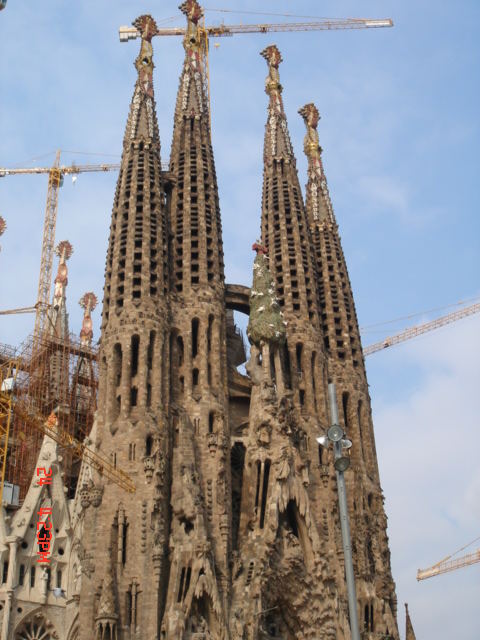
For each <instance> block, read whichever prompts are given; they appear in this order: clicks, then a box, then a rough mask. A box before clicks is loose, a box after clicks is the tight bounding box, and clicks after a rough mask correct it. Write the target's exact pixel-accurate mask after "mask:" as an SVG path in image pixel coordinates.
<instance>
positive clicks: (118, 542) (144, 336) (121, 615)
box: [79, 15, 170, 640]
mask: <svg viewBox="0 0 480 640" xmlns="http://www.w3.org/2000/svg"><path fill="white" fill-rule="evenodd" d="M134 26H135V27H136V28H137V30H138V31H139V32H140V34H141V38H142V40H141V47H140V53H139V55H138V56H137V58H136V60H135V69H136V76H137V77H136V82H135V88H134V92H133V98H132V101H131V105H130V111H129V114H128V120H127V125H126V129H125V135H124V139H123V152H122V159H121V165H120V172H119V176H118V181H117V188H116V193H115V199H114V203H113V211H112V221H111V227H110V240H109V247H108V253H107V261H106V274H105V289H104V301H103V316H102V332H101V348H100V352H99V358H98V362H99V386H98V410H97V412H96V414H95V423H94V425H93V427H92V432H91V433H92V434H93V436H92V439H93V440H94V442H93V445H92V446H94V447H95V448H96V449H97V450H98V451H99V453H100V454H101V455H103V456H105V457H106V458H108V459H109V460H110V462H111V464H112V465H113V466H114V467H117V468H120V469H124V470H125V472H126V473H128V474H131V475H132V477H133V478H136V480H135V484H136V489H137V491H136V495H125V493H124V492H123V491H122V490H121V489H119V488H118V487H116V486H115V485H112V484H108V483H105V484H103V479H102V478H101V477H97V476H96V474H93V475H94V478H93V481H94V482H95V483H98V485H99V486H100V485H102V484H103V489H104V498H103V500H102V503H101V508H100V510H99V512H98V513H97V512H96V509H99V505H97V504H93V503H92V505H91V506H89V507H88V508H86V511H85V513H84V514H83V516H82V517H83V518H84V519H83V521H82V527H83V533H84V535H82V543H81V544H82V545H85V546H86V547H88V548H89V552H91V553H93V554H96V555H95V558H96V559H98V558H106V557H108V558H114V565H113V567H112V576H111V577H112V578H113V579H114V583H115V588H114V589H113V592H114V595H115V597H116V598H118V599H117V600H116V601H115V606H116V611H115V614H118V619H121V620H122V629H123V628H125V626H126V627H129V628H131V634H132V636H133V635H134V634H135V633H136V631H135V629H136V627H137V620H142V637H143V636H144V637H156V635H157V633H158V627H159V620H160V618H161V615H162V602H163V592H162V588H163V587H162V585H160V583H159V574H160V573H162V572H164V571H165V569H164V564H165V563H166V562H167V558H166V554H165V553H164V549H165V548H166V545H167V541H168V528H169V512H168V506H169V502H170V485H169V482H162V486H161V489H160V490H159V491H158V495H157V493H156V485H155V486H154V484H153V483H152V482H148V480H149V479H151V469H150V467H149V464H151V463H152V460H153V458H152V451H151V449H152V441H153V438H154V435H155V438H156V442H157V450H158V456H159V457H160V458H161V459H162V461H163V464H164V467H165V470H166V473H167V474H168V473H169V462H168V461H169V460H170V456H169V453H168V451H169V446H170V430H169V426H170V425H169V424H168V423H167V420H166V417H165V414H166V411H167V410H168V409H167V407H168V402H169V393H168V387H167V384H168V383H167V381H168V369H167V367H168V364H167V363H168V361H169V357H168V349H169V330H170V329H169V326H170V325H169V319H170V318H169V300H168V298H169V295H170V292H169V288H170V274H169V256H168V243H169V227H168V219H167V192H168V189H169V187H170V185H169V182H168V181H167V176H165V174H164V173H162V169H161V162H160V135H159V131H158V124H157V118H156V114H155V101H154V90H153V52H152V44H151V39H152V37H153V35H154V34H155V33H156V31H157V26H156V24H155V22H154V20H153V19H152V18H151V17H150V16H148V15H144V16H141V17H140V18H138V19H137V20H135V22H134ZM87 298H88V299H87ZM92 302H93V298H92V297H91V296H86V297H84V299H83V303H84V305H85V311H86V316H85V320H84V326H83V329H82V341H83V342H84V343H88V341H89V340H90V336H91V327H89V324H90V323H89V317H88V316H89V311H88V308H89V307H90V308H91V306H92ZM86 351H87V350H86ZM154 511H155V513H156V514H157V516H158V518H159V519H160V520H161V522H162V531H161V533H160V534H159V535H158V545H159V546H160V549H161V552H160V553H157V549H155V550H153V545H152V542H151V536H152V534H151V529H150V526H149V525H148V526H147V514H148V517H149V518H150V516H151V517H152V522H153V519H154V518H153V515H152V514H153V513H154ZM149 522H150V520H149ZM140 523H142V524H140ZM140 527H141V528H140ZM80 531H81V529H80ZM112 532H113V533H112ZM79 535H80V534H79ZM147 535H148V543H149V547H148V552H147V543H146V540H147ZM140 540H141V542H140ZM139 567H148V570H146V569H142V570H141V591H142V598H141V599H137V596H136V593H137V591H136V589H137V586H138V579H139ZM99 573H100V568H99V569H98V573H97V575H95V576H94V580H92V581H90V580H85V581H82V594H81V600H80V626H81V632H80V637H81V638H82V640H84V639H85V640H87V638H88V639H90V638H91V637H92V633H91V630H92V619H93V617H94V616H95V615H96V613H95V610H96V608H97V607H96V602H95V589H96V588H97V587H96V586H95V587H94V586H93V584H95V585H97V584H98V581H99V579H103V576H102V575H99ZM111 591H112V586H111V579H110V575H107V577H106V582H104V591H102V594H103V593H105V594H106V596H105V597H107V596H108V598H107V601H106V602H105V603H104V605H102V606H104V609H105V612H103V613H102V617H101V618H97V620H96V633H97V635H98V636H99V637H100V638H103V637H105V638H106V637H107V636H108V637H109V638H113V637H116V636H115V634H116V633H120V632H119V631H117V627H118V624H117V623H118V621H117V620H116V618H115V616H114V614H113V613H112V611H111V610H109V609H108V607H110V609H111V606H110V603H111V602H112V597H111ZM125 594H129V595H128V596H127V598H130V599H129V600H127V599H126V598H125ZM120 595H121V597H120ZM107 605H108V607H107ZM147 612H148V615H147ZM123 633H124V632H123V631H122V634H123ZM125 633H127V632H125ZM82 634H83V635H82ZM102 634H104V635H102ZM108 634H110V635H108ZM128 635H130V632H129V633H128Z"/></svg>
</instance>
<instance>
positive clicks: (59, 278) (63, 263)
mask: <svg viewBox="0 0 480 640" xmlns="http://www.w3.org/2000/svg"><path fill="white" fill-rule="evenodd" d="M55 253H56V254H57V256H58V257H59V258H60V261H59V263H58V269H57V275H56V277H55V292H54V294H53V307H54V308H55V309H58V308H59V307H60V304H61V302H62V298H63V297H64V295H65V288H66V286H67V284H68V268H67V260H68V259H69V258H70V256H71V255H72V253H73V247H72V245H71V244H70V242H69V241H68V240H62V241H61V242H59V243H58V245H57V248H56V249H55Z"/></svg>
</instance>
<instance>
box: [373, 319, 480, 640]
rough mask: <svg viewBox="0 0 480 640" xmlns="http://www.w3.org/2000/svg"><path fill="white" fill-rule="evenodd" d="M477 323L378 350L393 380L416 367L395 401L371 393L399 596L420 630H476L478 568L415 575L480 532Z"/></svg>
mask: <svg viewBox="0 0 480 640" xmlns="http://www.w3.org/2000/svg"><path fill="white" fill-rule="evenodd" d="M479 328H480V326H479V320H478V318H476V317H472V318H469V319H467V320H463V321H461V322H458V323H457V324H456V325H452V326H450V327H449V328H448V330H447V329H445V330H443V331H438V332H434V333H432V334H430V335H429V336H425V337H424V338H423V339H420V340H412V341H411V343H409V344H408V346H406V345H405V346H404V347H403V348H402V349H401V350H400V349H399V351H397V352H394V351H393V350H392V352H389V353H388V354H387V353H385V354H383V355H381V356H379V357H391V358H392V384H394V383H395V376H398V377H401V375H402V370H404V371H407V370H408V368H409V367H411V366H416V367H418V369H419V370H420V372H421V374H420V376H419V383H418V384H417V387H416V388H415V389H414V390H413V391H412V392H411V393H410V394H409V395H407V397H405V398H404V399H402V400H401V401H394V402H390V401H388V400H385V399H383V400H382V399H381V398H380V399H376V398H375V396H374V398H373V399H374V420H375V430H376V439H377V452H378V458H379V464H380V471H381V480H382V487H383V490H384V493H385V496H386V509H387V514H388V516H389V537H390V546H391V552H392V563H393V572H394V579H395V580H396V582H397V595H398V599H399V603H403V602H405V601H407V602H409V605H410V609H411V610H412V616H413V622H414V627H415V631H416V634H417V637H419V638H422V637H423V638H436V640H443V639H444V640H447V639H449V640H450V639H451V638H452V637H455V638H462V640H476V639H477V638H478V630H479V626H478V623H477V622H476V621H475V620H476V616H475V614H474V611H475V610H474V602H475V598H476V600H477V602H478V598H479V597H480V582H479V581H478V579H476V578H477V576H478V567H476V566H474V567H469V568H467V569H462V570H459V571H457V572H455V573H454V574H452V575H451V576H448V575H441V576H437V577H435V578H432V579H430V580H427V581H425V582H420V583H418V584H417V583H416V579H415V577H416V570H417V569H418V568H426V567H428V566H431V565H433V564H434V563H435V562H438V561H439V560H441V559H442V558H443V557H445V556H446V555H447V554H449V553H453V552H454V551H456V550H457V549H459V548H460V547H461V546H463V545H464V544H466V543H468V542H470V541H471V540H473V539H474V538H475V537H477V536H478V535H480V508H479V506H480V469H479V464H478V416H479V415H480V396H479V394H478V381H479V380H480V358H479V353H480V339H479V335H480V333H479ZM478 547H480V543H478V542H477V548H478ZM474 548H475V547H473V549H474ZM473 549H470V552H472V551H473ZM467 552H468V550H466V551H464V552H462V553H467ZM467 593H468V595H467V596H466V594H467ZM475 594H476V595H475ZM469 606H471V608H470V610H469V609H468V607H469ZM399 610H400V616H399V617H400V619H401V620H402V621H403V604H402V608H399ZM452 612H455V617H454V619H453V618H452ZM460 612H463V618H462V619H461V620H460V618H461V614H460ZM457 622H458V623H459V625H460V626H459V627H458V628H457V627H456V626H455V625H456V624H457ZM460 629H461V632H460Z"/></svg>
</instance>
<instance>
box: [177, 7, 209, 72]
mask: <svg viewBox="0 0 480 640" xmlns="http://www.w3.org/2000/svg"><path fill="white" fill-rule="evenodd" d="M178 8H179V9H180V11H181V12H182V13H184V14H185V16H186V18H187V29H186V31H185V37H184V38H183V47H184V49H185V51H186V52H187V54H189V58H190V64H191V65H192V66H193V67H194V68H195V70H196V71H200V68H201V67H200V51H201V49H202V46H204V45H205V44H206V43H204V42H202V31H201V30H200V28H199V26H198V23H199V21H200V19H201V18H202V17H203V9H202V7H201V6H200V5H199V4H198V2H197V0H186V1H185V2H182V4H181V5H180V6H179V7H178Z"/></svg>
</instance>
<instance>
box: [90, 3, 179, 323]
mask: <svg viewBox="0 0 480 640" xmlns="http://www.w3.org/2000/svg"><path fill="white" fill-rule="evenodd" d="M133 24H134V26H136V27H137V29H138V30H139V31H140V32H141V36H142V43H141V48H140V53H139V55H138V56H137V58H136V60H135V68H136V69H137V73H138V76H137V81H136V84H135V90H134V93H133V98H132V102H131V105H130V112H129V115H128V120H127V126H126V130H125V136H124V139H123V154H122V161H121V166H120V173H119V176H118V181H117V190H116V194H115V201H114V205H113V214H112V225H111V233H110V243H109V248H108V255H107V266H106V278H105V290H104V304H103V318H102V327H103V328H105V327H106V326H107V323H108V320H109V318H110V317H111V316H112V314H113V313H114V314H116V315H118V314H121V312H122V310H123V309H126V308H127V306H129V305H130V303H133V304H134V305H135V306H138V304H139V303H140V301H141V300H142V301H143V302H144V304H148V305H149V306H150V307H151V309H152V311H153V310H156V311H158V305H161V304H162V302H163V300H164V297H165V294H166V293H167V291H168V251H167V242H168V232H167V221H166V213H165V205H164V201H165V193H164V179H163V176H162V173H161V163H160V136H159V132H158V123H157V117H156V113H155V101H154V97H153V80H152V74H153V52H152V44H151V39H152V37H153V35H154V33H155V31H156V30H157V26H156V24H155V22H154V20H153V18H151V17H150V16H147V15H145V16H141V17H140V18H137V19H136V20H135V22H134V23H133ZM129 274H133V277H132V278H130V277H127V276H128V275H129Z"/></svg>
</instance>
